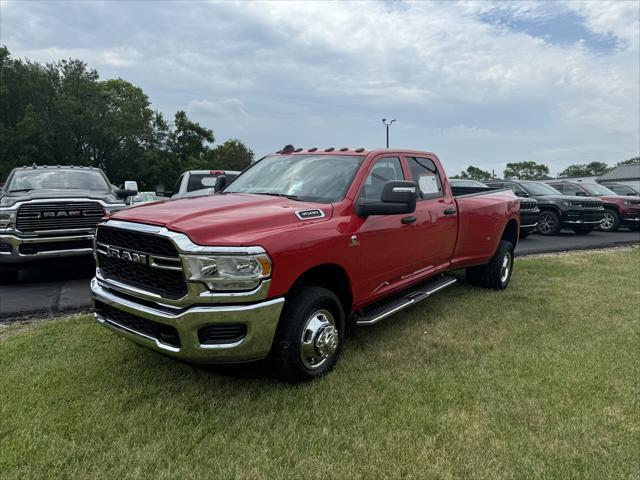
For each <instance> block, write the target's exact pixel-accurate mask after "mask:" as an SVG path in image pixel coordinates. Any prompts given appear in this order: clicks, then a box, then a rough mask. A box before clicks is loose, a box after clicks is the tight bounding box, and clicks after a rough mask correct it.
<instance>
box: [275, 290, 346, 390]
mask: <svg viewBox="0 0 640 480" xmlns="http://www.w3.org/2000/svg"><path fill="white" fill-rule="evenodd" d="M344 332H345V318H344V311H343V309H342V305H341V303H340V300H339V299H338V297H336V295H335V294H334V293H333V292H331V291H330V290H327V289H325V288H320V287H304V288H301V289H299V290H297V291H296V292H294V293H293V294H292V296H291V297H290V298H289V299H288V300H287V303H286V304H285V307H284V309H283V311H282V315H281V317H280V323H279V324H278V329H277V331H276V335H275V338H274V341H273V347H272V351H271V356H270V357H271V358H270V360H271V365H272V368H273V370H274V372H275V374H276V375H277V376H278V377H280V378H281V379H283V380H285V381H287V382H290V383H299V382H305V381H309V380H313V379H315V378H318V377H321V376H323V375H325V374H326V373H328V372H329V371H330V370H331V369H332V368H333V367H334V365H335V364H336V362H337V361H338V357H339V356H340V352H341V350H342V345H343V343H344Z"/></svg>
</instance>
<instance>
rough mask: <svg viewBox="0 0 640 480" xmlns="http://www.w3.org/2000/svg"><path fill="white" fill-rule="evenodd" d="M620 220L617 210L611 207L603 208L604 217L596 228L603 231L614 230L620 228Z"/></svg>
mask: <svg viewBox="0 0 640 480" xmlns="http://www.w3.org/2000/svg"><path fill="white" fill-rule="evenodd" d="M621 222H622V219H621V218H620V214H619V213H618V211H617V210H615V209H613V208H605V209H604V217H602V221H601V222H600V226H599V227H598V228H599V229H600V230H602V231H603V232H615V231H616V230H618V229H619V228H620V223H621Z"/></svg>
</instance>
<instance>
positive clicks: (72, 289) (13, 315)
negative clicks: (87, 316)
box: [0, 230, 640, 321]
mask: <svg viewBox="0 0 640 480" xmlns="http://www.w3.org/2000/svg"><path fill="white" fill-rule="evenodd" d="M634 243H640V232H630V231H628V230H620V231H619V232H615V233H605V232H592V233H591V234H589V235H575V234H574V233H573V232H562V233H561V234H560V235H557V236H554V237H543V236H541V235H531V236H530V237H528V238H525V239H522V240H521V241H520V243H519V244H518V247H517V248H516V256H522V255H531V254H536V253H549V252H562V251H567V250H584V249H594V248H608V247H616V246H621V245H628V244H634ZM93 271H94V266H93V260H92V259H91V258H80V259H78V258H76V259H64V260H56V261H48V262H42V263H38V264H34V265H31V266H29V267H27V268H25V269H23V270H22V271H21V272H20V280H19V282H18V283H15V284H13V285H0V321H12V320H15V319H18V318H24V317H30V316H38V317H43V316H44V317H47V316H48V317H52V316H56V315H59V314H60V313H63V312H64V313H71V312H82V311H88V310H89V304H90V302H89V280H90V279H91V277H92V276H93Z"/></svg>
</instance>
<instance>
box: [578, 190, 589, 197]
mask: <svg viewBox="0 0 640 480" xmlns="http://www.w3.org/2000/svg"><path fill="white" fill-rule="evenodd" d="M588 196H589V195H587V194H586V193H585V192H583V191H582V190H578V191H577V192H576V197H588Z"/></svg>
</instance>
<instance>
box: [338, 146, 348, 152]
mask: <svg viewBox="0 0 640 480" xmlns="http://www.w3.org/2000/svg"><path fill="white" fill-rule="evenodd" d="M347 150H349V147H342V148H341V149H340V151H341V152H346V151H347Z"/></svg>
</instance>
